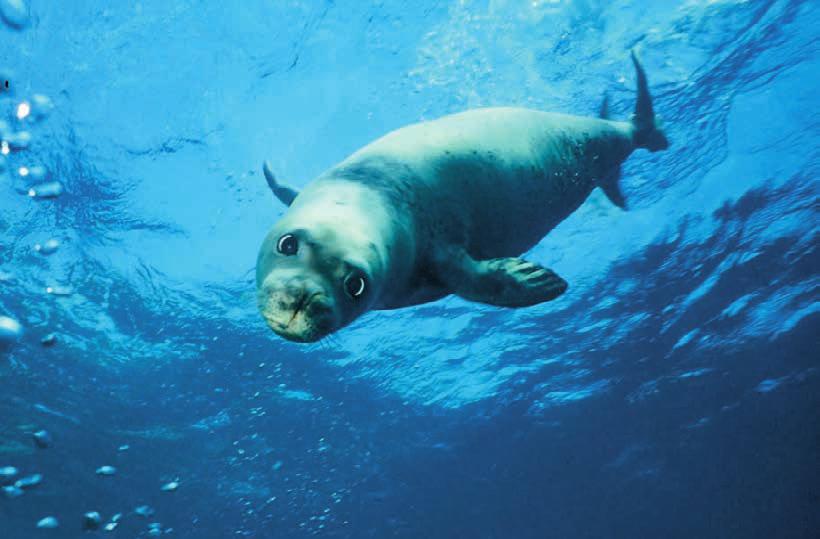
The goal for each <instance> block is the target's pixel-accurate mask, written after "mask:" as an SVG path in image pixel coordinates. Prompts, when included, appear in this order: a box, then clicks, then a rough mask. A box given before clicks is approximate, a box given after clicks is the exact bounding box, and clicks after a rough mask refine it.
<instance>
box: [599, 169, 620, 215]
mask: <svg viewBox="0 0 820 539" xmlns="http://www.w3.org/2000/svg"><path fill="white" fill-rule="evenodd" d="M620 181H621V167H615V170H613V171H612V172H611V173H609V175H608V176H606V177H605V178H604V179H603V180H601V181H600V182H598V185H599V186H600V187H601V189H602V190H603V192H604V194H605V195H606V197H607V198H608V199H609V201H610V202H612V203H613V204H615V205H616V206H618V207H619V208H621V209H622V210H625V209H626V198H625V197H624V194H623V192H622V191H621V185H620Z"/></svg>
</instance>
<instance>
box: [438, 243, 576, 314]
mask: <svg viewBox="0 0 820 539" xmlns="http://www.w3.org/2000/svg"><path fill="white" fill-rule="evenodd" d="M439 266H440V267H439V268H438V272H437V275H436V277H437V278H438V279H439V280H440V281H441V282H443V283H444V284H445V285H447V286H448V287H450V288H451V289H452V291H453V293H454V294H456V295H458V296H461V297H463V298H464V299H467V300H470V301H479V302H481V303H487V304H489V305H497V306H499V307H528V306H530V305H536V304H538V303H543V302H545V301H551V300H553V299H555V298H557V297H558V296H560V295H561V294H563V293H564V292H565V291H566V289H567V282H566V281H565V280H564V279H562V278H561V277H559V276H558V275H557V274H556V273H555V272H553V271H552V270H549V269H547V268H544V267H542V266H539V265H538V264H533V263H532V262H528V261H526V260H523V259H521V258H514V257H511V258H493V259H490V260H475V259H473V258H472V257H470V256H469V255H468V254H467V253H466V252H464V251H462V250H458V251H457V252H456V253H453V252H452V251H451V253H450V256H448V257H447V259H446V261H445V262H444V264H443V266H442V265H441V264H439Z"/></svg>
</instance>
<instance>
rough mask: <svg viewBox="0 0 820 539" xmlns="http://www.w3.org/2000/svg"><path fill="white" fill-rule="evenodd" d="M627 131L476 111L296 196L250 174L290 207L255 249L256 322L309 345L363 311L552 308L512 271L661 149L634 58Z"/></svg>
mask: <svg viewBox="0 0 820 539" xmlns="http://www.w3.org/2000/svg"><path fill="white" fill-rule="evenodd" d="M632 61H633V64H634V66H635V71H636V76H637V87H638V88H637V102H636V105H635V113H634V115H633V117H632V118H631V120H630V121H626V122H622V121H613V120H610V119H609V118H608V114H607V112H606V108H607V107H606V100H604V105H603V106H602V114H601V115H600V117H598V118H590V117H580V116H571V115H567V114H557V113H547V112H540V111H536V110H528V109H523V108H484V109H476V110H470V111H467V112H462V113H458V114H453V115H450V116H445V117H442V118H439V119H437V120H433V121H429V122H423V123H417V124H413V125H409V126H407V127H403V128H401V129H398V130H396V131H393V132H391V133H388V134H387V135H385V136H383V137H381V138H380V139H378V140H376V141H374V142H372V143H371V144H368V145H367V146H365V147H363V148H362V149H360V150H358V151H357V152H355V153H354V154H352V155H351V156H349V157H348V158H347V159H345V160H344V161H342V162H341V163H339V164H338V165H336V166H334V167H333V168H331V169H330V170H328V171H327V172H325V173H323V174H321V175H320V176H319V177H318V178H316V179H314V180H313V181H312V182H310V183H309V184H308V185H307V186H306V187H305V188H304V189H303V190H302V191H301V192H297V191H296V190H295V189H293V188H291V187H288V186H287V185H285V184H282V183H280V182H279V181H277V179H276V177H275V176H274V174H273V172H272V171H271V170H270V166H269V165H268V164H267V163H265V165H264V167H263V170H264V173H265V177H266V179H267V181H268V185H269V187H270V188H271V190H272V191H273V193H274V194H275V195H276V197H277V198H278V199H279V200H280V201H281V202H283V203H284V204H286V205H287V206H289V208H288V210H287V211H286V212H285V214H284V216H283V217H282V218H281V219H280V220H279V221H278V222H277V223H276V224H275V225H274V226H273V227H272V228H271V229H270V231H269V232H268V234H267V236H266V238H265V240H264V241H263V242H262V246H261V249H260V251H259V256H258V259H257V266H256V284H257V294H258V302H259V308H260V311H261V313H262V315H263V317H264V318H265V320H266V321H267V323H268V325H269V326H270V327H271V329H273V331H274V332H276V333H277V334H279V335H280V336H282V337H284V338H286V339H289V340H291V341H296V342H314V341H317V340H319V339H321V338H322V337H324V336H326V335H329V334H330V333H332V332H334V331H336V330H338V329H340V328H342V327H344V326H346V325H347V324H349V323H350V322H352V321H353V320H355V319H356V318H357V317H359V316H360V315H361V314H362V313H365V312H367V311H369V310H374V309H397V308H400V307H406V306H410V305H416V304H419V303H425V302H429V301H433V300H436V299H438V298H441V297H443V296H445V295H448V294H456V295H458V296H461V297H463V298H465V299H467V300H472V301H477V302H483V303H487V304H490V305H498V306H503V307H524V306H529V305H535V304H537V303H541V302H545V301H550V300H553V299H555V298H557V297H558V296H560V295H561V294H562V293H563V292H564V291H565V290H566V289H567V283H566V281H564V279H562V278H561V277H559V276H558V275H557V274H556V273H555V272H553V271H552V270H550V269H547V268H544V267H541V266H539V265H538V264H536V263H533V262H529V261H527V260H523V259H521V258H518V256H519V255H520V254H521V253H523V252H524V251H526V250H528V249H530V248H531V247H533V246H534V245H535V244H536V243H538V241H540V240H541V238H543V237H544V235H545V234H547V233H548V232H549V231H550V230H552V229H553V228H554V227H555V226H556V225H558V223H560V222H561V221H563V220H564V219H566V218H567V217H568V216H569V215H570V214H571V213H572V212H574V211H575V210H576V209H577V208H578V207H579V206H580V205H581V204H582V203H583V202H584V201H585V200H586V198H587V197H588V196H589V194H590V193H591V192H592V190H593V189H594V188H595V187H600V188H602V189H603V191H604V193H605V194H606V196H607V197H608V198H609V199H610V200H611V201H612V202H613V203H614V204H616V205H618V206H620V207H621V208H624V207H625V201H624V197H623V195H622V193H621V190H620V188H619V185H618V181H619V177H620V174H619V171H620V164H621V163H622V162H623V161H624V160H625V159H626V158H627V156H629V155H630V154H631V153H632V151H633V150H635V149H637V148H645V149H648V150H649V151H652V152H655V151H659V150H663V149H665V148H667V147H668V141H667V139H666V136H665V135H664V133H663V131H662V130H661V129H660V127H659V125H658V123H657V122H656V119H655V114H654V112H653V108H652V100H651V97H650V94H649V89H648V84H647V80H646V74H645V72H644V70H643V68H642V66H641V63H640V62H639V60H638V58H637V56H636V55H635V53H634V51H633V52H632Z"/></svg>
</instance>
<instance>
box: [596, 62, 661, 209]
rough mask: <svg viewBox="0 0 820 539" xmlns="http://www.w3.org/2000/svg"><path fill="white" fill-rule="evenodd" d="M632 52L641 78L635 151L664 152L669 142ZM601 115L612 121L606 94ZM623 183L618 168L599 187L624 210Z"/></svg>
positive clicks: (634, 121)
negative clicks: (656, 115)
mask: <svg viewBox="0 0 820 539" xmlns="http://www.w3.org/2000/svg"><path fill="white" fill-rule="evenodd" d="M631 53H632V63H633V64H634V65H635V75H636V77H637V79H638V100H637V102H636V103H635V114H633V116H632V143H633V144H634V145H635V147H636V148H646V149H647V150H649V151H650V152H657V151H660V150H665V149H666V148H668V147H669V141H668V140H667V138H666V135H665V134H664V132H663V130H661V128H660V123H659V122H658V119H657V118H656V117H655V111H654V109H653V108H652V96H651V95H650V94H649V84H648V83H647V81H646V72H645V71H644V70H643V66H642V65H641V61H640V60H639V59H638V55H637V53H635V50H634V49H633V50H632V51H631ZM598 116H599V117H600V118H602V119H604V120H608V119H609V96H607V95H604V100H603V103H601V108H600V110H599V113H598ZM620 180H621V167H620V166H616V167H615V168H614V169H613V170H612V171H611V172H610V173H609V174H607V175H606V176H605V177H604V178H603V179H602V180H601V181H600V182H598V184H599V186H600V187H601V189H602V190H603V191H604V194H605V195H606V197H607V198H608V199H609V201H610V202H612V203H613V204H615V205H616V206H618V207H619V208H621V209H622V210H625V209H626V198H625V197H624V194H623V192H622V191H621V186H620Z"/></svg>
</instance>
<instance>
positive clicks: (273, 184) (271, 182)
mask: <svg viewBox="0 0 820 539" xmlns="http://www.w3.org/2000/svg"><path fill="white" fill-rule="evenodd" d="M262 172H264V173H265V179H266V180H267V181H268V187H270V190H271V191H273V194H274V195H276V198H278V199H279V200H280V202H282V204H284V205H285V206H290V205H291V204H292V203H293V199H294V198H296V197H297V196H298V195H299V191H297V190H296V189H293V188H292V187H288V186H287V185H285V184H282V183H279V182H278V181H277V180H276V176H274V175H273V171H271V169H270V163H268V162H267V161H265V162H264V163H263V164H262Z"/></svg>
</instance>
